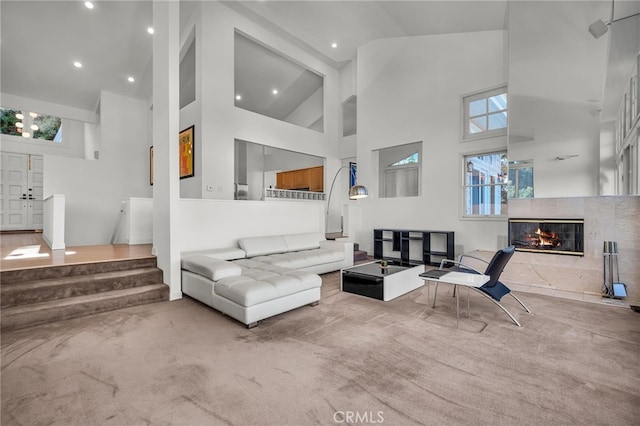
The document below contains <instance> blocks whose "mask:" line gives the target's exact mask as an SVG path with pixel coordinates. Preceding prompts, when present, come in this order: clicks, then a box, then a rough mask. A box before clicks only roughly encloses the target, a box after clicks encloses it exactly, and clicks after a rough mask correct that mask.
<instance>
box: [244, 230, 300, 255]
mask: <svg viewBox="0 0 640 426" xmlns="http://www.w3.org/2000/svg"><path fill="white" fill-rule="evenodd" d="M238 245H239V246H240V248H241V249H243V250H244V251H245V253H246V256H247V257H255V256H263V255H265V254H273V253H285V252H286V251H287V250H288V248H287V243H286V242H285V240H284V238H282V236H281V235H273V236H269V237H248V238H240V239H239V240H238Z"/></svg>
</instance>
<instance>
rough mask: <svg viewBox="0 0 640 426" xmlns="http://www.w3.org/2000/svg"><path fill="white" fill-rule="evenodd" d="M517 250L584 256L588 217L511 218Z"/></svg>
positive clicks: (510, 225)
mask: <svg viewBox="0 0 640 426" xmlns="http://www.w3.org/2000/svg"><path fill="white" fill-rule="evenodd" d="M509 242H510V244H511V245H513V246H515V248H516V251H528V252H537V253H551V254H569V255H574V256H584V219H509Z"/></svg>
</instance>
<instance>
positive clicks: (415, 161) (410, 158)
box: [391, 152, 418, 167]
mask: <svg viewBox="0 0 640 426" xmlns="http://www.w3.org/2000/svg"><path fill="white" fill-rule="evenodd" d="M406 164H418V153H417V152H414V153H413V154H411V155H410V156H408V157H407V158H403V159H402V160H400V161H396V162H395V163H393V164H392V165H391V167H394V166H404V165H406Z"/></svg>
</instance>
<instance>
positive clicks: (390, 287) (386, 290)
mask: <svg viewBox="0 0 640 426" xmlns="http://www.w3.org/2000/svg"><path fill="white" fill-rule="evenodd" d="M424 271H425V268H424V265H418V266H398V265H389V266H388V267H387V268H386V269H383V268H381V267H380V261H377V262H371V263H363V264H361V265H356V266H352V267H350V268H344V269H342V270H341V271H340V289H341V290H342V291H346V292H348V293H354V294H359V295H361V296H367V297H372V298H374V299H378V300H383V301H385V302H387V301H389V300H392V299H395V298H396V297H398V296H402V295H403V294H406V293H409V292H410V291H412V290H415V289H417V288H419V287H422V286H423V285H424V281H423V280H422V278H420V277H419V275H420V274H421V273H422V272H424Z"/></svg>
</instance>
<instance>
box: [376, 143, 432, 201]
mask: <svg viewBox="0 0 640 426" xmlns="http://www.w3.org/2000/svg"><path fill="white" fill-rule="evenodd" d="M421 151H422V142H415V143H411V144H407V145H399V146H394V147H390V148H385V149H381V150H380V156H379V159H380V163H379V167H380V197H381V198H393V197H416V196H418V195H420V152H421Z"/></svg>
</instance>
